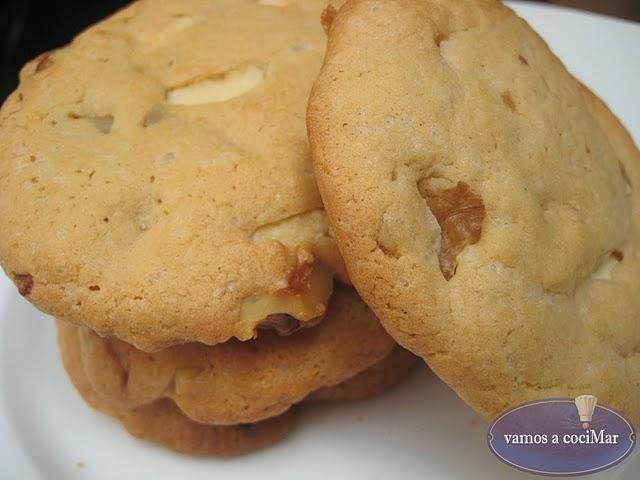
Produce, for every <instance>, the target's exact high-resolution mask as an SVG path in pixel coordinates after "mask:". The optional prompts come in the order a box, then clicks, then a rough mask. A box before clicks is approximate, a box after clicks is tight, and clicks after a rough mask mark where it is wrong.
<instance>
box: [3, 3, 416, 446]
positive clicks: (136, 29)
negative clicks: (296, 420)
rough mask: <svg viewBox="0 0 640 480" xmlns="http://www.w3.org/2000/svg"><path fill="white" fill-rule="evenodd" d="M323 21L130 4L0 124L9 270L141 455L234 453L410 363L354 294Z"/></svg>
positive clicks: (49, 69) (270, 8) (22, 91)
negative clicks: (334, 204) (309, 407)
mask: <svg viewBox="0 0 640 480" xmlns="http://www.w3.org/2000/svg"><path fill="white" fill-rule="evenodd" d="M324 6H325V4H324V2H323V1H321V0H317V1H309V0H301V1H300V2H297V3H292V4H291V5H289V6H287V7H286V8H285V7H284V6H283V5H280V3H274V2H266V1H264V2H262V1H259V2H256V1H254V0H216V1H214V2H211V1H208V0H207V1H189V2H185V1H177V0H176V1H154V0H149V1H143V2H137V3H135V4H133V5H131V6H130V7H129V8H127V9H125V10H123V11H121V12H119V13H117V14H116V15H114V16H113V17H111V18H109V19H107V20H106V21H104V22H102V23H100V24H98V25H96V26H94V27H93V28H91V29H89V30H88V31H87V32H85V33H83V34H82V35H80V36H79V37H78V38H76V39H75V40H74V42H73V43H72V44H71V45H69V46H67V47H65V48H63V49H60V50H57V51H54V52H51V53H47V54H44V55H42V56H40V57H39V58H37V59H36V60H34V61H33V62H31V63H29V64H28V65H26V66H25V67H24V69H23V70H22V72H21V83H20V87H19V88H18V90H17V91H16V92H14V93H13V94H12V95H11V97H10V98H9V99H8V100H7V102H6V104H5V105H4V106H3V108H2V112H1V117H0V122H1V124H2V131H3V138H2V144H1V146H0V148H1V151H0V155H1V164H0V165H1V166H0V169H1V172H0V178H1V180H0V182H1V183H2V190H3V192H4V193H3V195H2V197H1V199H0V218H1V221H2V225H3V226H2V232H3V233H2V235H1V236H0V237H1V239H0V251H1V253H0V257H1V260H2V265H3V266H4V268H5V270H6V272H7V273H8V274H9V275H10V276H11V277H12V278H13V280H14V281H15V282H16V284H17V286H18V288H19V290H20V293H22V294H23V295H24V296H25V297H26V298H28V299H29V300H30V301H31V302H33V303H34V304H35V305H37V306H38V307H39V308H41V309H42V310H44V311H45V312H48V313H50V314H52V315H53V316H55V317H56V318H57V319H58V321H57V325H58V332H59V344H60V348H61V352H62V357H63V362H64V366H65V368H66V370H67V371H68V373H69V375H70V377H71V380H72V381H73V383H74V384H75V386H76V387H77V389H78V390H79V391H80V393H81V394H82V395H83V397H84V398H85V400H86V401H87V402H88V403H89V404H91V405H92V406H93V407H95V408H96V409H98V410H101V411H103V412H106V413H108V414H110V415H113V416H115V417H116V418H118V419H119V420H120V421H121V422H122V423H123V424H124V426H125V427H126V428H127V429H128V430H129V431H130V432H131V433H132V434H134V435H137V436H139V437H142V438H145V439H149V440H152V441H155V442H158V443H161V444H163V445H166V446H168V447H170V448H173V449H175V450H178V451H182V452H187V453H196V454H209V455H235V454H239V453H242V452H245V451H247V450H250V449H253V448H257V447H261V446H264V445H267V444H269V443H272V442H274V441H275V440H277V439H279V438H281V437H282V436H283V435H284V434H285V433H286V432H287V431H288V430H289V429H290V428H291V425H292V421H293V418H292V413H291V411H290V409H291V407H292V406H293V405H296V404H298V403H300V402H308V401H312V400H313V401H318V400H334V399H335V400H341V399H360V398H364V397H366V396H369V395H373V394H377V393H380V392H382V391H383V390H385V389H386V388H388V387H390V386H392V385H393V384H395V383H396V382H398V381H399V380H400V379H401V378H402V377H403V375H404V374H405V373H406V372H407V371H408V369H409V367H410V366H411V364H412V363H413V359H414V357H413V356H412V355H411V354H409V353H408V352H406V351H405V350H402V349H401V348H399V347H397V346H396V344H395V342H394V341H393V340H392V338H391V337H390V336H389V335H388V334H387V333H386V332H385V331H384V330H383V328H382V326H381V325H380V323H379V321H378V320H377V319H376V317H375V316H374V315H373V313H372V312H371V311H370V310H369V308H368V307H367V306H366V305H365V304H364V303H363V302H362V300H360V298H359V297H358V296H357V294H356V293H355V291H354V290H353V288H352V287H350V286H349V283H350V282H349V279H348V276H347V274H346V270H345V267H344V265H343V262H342V259H341V257H340V254H339V252H338V249H337V246H336V244H335V241H334V239H333V237H332V234H331V232H330V230H329V226H328V223H327V217H326V214H325V212H324V210H323V207H322V203H321V200H320V196H319V193H318V191H317V188H316V185H315V181H314V175H313V170H312V166H311V161H310V153H309V148H308V145H307V141H306V128H305V122H304V115H305V110H306V104H307V98H308V94H309V91H310V89H311V85H312V83H313V80H314V79H315V77H316V75H317V73H318V71H319V69H320V64H321V61H322V56H323V54H324V48H325V34H324V32H323V30H322V27H321V25H320V22H319V17H320V14H321V12H322V10H323V8H324Z"/></svg>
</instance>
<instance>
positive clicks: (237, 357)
mask: <svg viewBox="0 0 640 480" xmlns="http://www.w3.org/2000/svg"><path fill="white" fill-rule="evenodd" d="M59 324H60V325H59V328H65V329H66V330H71V331H73V332H74V334H75V335H76V336H77V342H78V345H79V348H80V351H81V360H82V364H83V366H84V371H85V374H86V376H87V378H88V381H89V382H90V383H91V385H92V388H93V390H95V391H96V392H97V393H98V394H100V395H102V396H103V397H105V398H108V399H109V400H110V401H112V402H113V403H115V404H119V405H122V406H124V407H128V408H131V407H134V406H140V405H144V404H148V403H150V402H152V401H154V400H156V399H159V398H170V399H172V400H173V401H174V402H175V403H176V404H177V405H178V407H179V408H180V410H181V411H182V412H183V413H184V414H185V415H186V416H188V417H190V418H191V419H193V420H195V421H198V422H201V423H215V424H218V425H221V424H225V425H228V424H236V423H248V422H256V421H259V420H262V419H265V418H270V417H273V416H275V415H278V414H280V413H282V412H284V411H286V410H287V409H289V407H291V405H293V404H295V403H298V402H300V401H301V400H302V399H303V398H305V397H306V396H307V395H309V394H310V393H311V392H314V391H316V390H318V389H320V388H322V387H328V386H332V385H336V384H338V383H340V382H343V381H344V380H347V379H350V378H351V377H353V376H355V375H357V374H358V373H360V372H362V371H364V370H366V369H367V368H369V367H371V366H374V365H375V364H377V363H379V362H381V361H382V360H384V359H385V358H386V357H387V356H388V355H389V354H390V353H391V352H392V351H393V350H394V348H396V343H395V342H394V341H393V339H392V338H391V337H390V336H389V335H388V334H387V333H386V332H385V331H384V329H383V328H382V326H381V325H380V322H379V321H378V319H377V318H376V317H375V316H374V315H373V313H372V312H371V310H370V309H369V308H367V306H366V305H365V304H364V302H362V300H360V299H359V297H358V296H357V294H356V293H355V292H354V291H353V289H348V288H346V287H342V288H340V289H337V290H336V292H335V293H334V295H333V296H332V298H331V303H330V305H329V308H328V312H327V315H326V317H325V319H324V321H323V322H322V323H320V324H319V325H317V326H316V327H314V328H310V329H306V330H303V331H300V332H297V333H295V334H294V335H291V336H288V337H281V336H279V335H277V334H276V333H275V332H264V333H263V334H261V335H259V336H258V338H257V339H256V340H253V341H248V342H240V341H229V342H225V343H222V344H218V345H215V346H206V345H204V344H201V343H189V344H185V345H180V346H174V347H170V348H167V349H165V350H161V351H159V352H156V353H145V352H143V351H141V350H138V349H136V348H135V347H132V346H131V345H129V344H126V343H124V342H122V341H121V340H118V339H105V338H101V337H99V336H98V335H97V334H96V333H94V332H93V331H91V330H89V329H87V328H84V327H76V326H74V325H72V324H68V323H67V324H64V326H63V325H62V322H59ZM391 370H393V371H397V372H398V374H399V375H400V374H401V371H402V370H405V369H404V368H401V365H400V364H397V362H396V363H393V364H391V365H390V366H389V371H391ZM374 376H376V377H380V380H383V381H389V382H391V383H394V382H395V380H394V379H393V378H392V377H393V376H392V375H391V374H389V375H387V374H384V375H374ZM372 388H374V386H373V385H372Z"/></svg>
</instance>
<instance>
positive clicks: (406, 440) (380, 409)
mask: <svg viewBox="0 0 640 480" xmlns="http://www.w3.org/2000/svg"><path fill="white" fill-rule="evenodd" d="M515 7H516V9H517V10H518V11H519V12H520V14H521V15H523V16H524V17H525V18H526V19H528V20H529V21H530V23H531V24H532V25H533V27H534V28H536V29H537V30H538V31H539V32H540V33H541V34H542V36H543V37H544V38H546V39H547V40H548V42H549V43H550V44H551V47H552V48H553V49H554V51H555V52H556V53H557V54H558V55H559V56H560V57H561V58H562V59H563V60H564V61H565V63H566V64H567V66H568V67H569V69H570V70H571V71H572V72H574V73H575V74H576V75H577V76H578V77H579V78H580V79H582V80H583V81H584V82H585V83H587V84H588V85H589V86H590V87H591V88H592V89H593V90H594V91H596V92H597V93H598V94H600V95H601V96H602V97H603V98H604V99H605V100H606V101H607V102H608V103H609V105H610V106H611V108H612V109H613V111H614V112H616V113H617V114H618V115H619V116H620V118H621V119H622V121H623V122H624V123H625V125H626V126H627V127H628V128H629V129H630V130H631V132H632V134H633V135H634V137H635V138H636V140H637V139H640V115H639V114H638V111H639V109H640V89H639V88H638V85H639V83H638V79H639V78H640V25H638V24H633V23H629V22H624V21H619V20H614V19H610V18H606V17H601V16H596V15H591V14H586V13H579V12H576V11H572V10H567V9H561V8H551V7H546V6H540V5H535V4H526V3H517V4H515ZM54 330H55V329H54V326H53V322H52V320H51V319H50V318H47V317H46V316H44V315H42V314H40V313H39V312H37V311H36V310H35V309H34V308H33V307H31V306H30V305H29V304H28V303H27V302H26V301H25V300H24V299H22V298H21V297H19V296H18V295H17V293H15V289H14V288H13V286H12V285H11V284H10V282H9V281H8V280H7V279H6V278H5V277H4V276H2V275H1V274H0V478H2V479H12V480H13V479H19V480H29V479H37V478H46V479H55V480H57V479H61V480H62V479H65V480H66V479H75V478H77V479H94V480H99V479H118V480H126V479H136V480H138V479H142V478H153V479H157V480H162V479H172V480H173V479H175V478H189V479H193V480H196V479H205V478H206V479H207V480H210V479H212V478H234V479H235V480H242V479H252V480H254V479H256V478H259V479H260V480H267V479H278V480H285V479H294V478H295V479H297V478H323V479H326V478H332V479H335V480H338V479H349V480H353V479H365V478H366V479H372V480H373V479H396V478H402V479H420V480H428V479H466V478H473V479H491V480H493V479H519V478H530V476H529V475H527V474H524V473H520V472H517V471H515V470H513V469H510V468H508V467H506V466H504V465H503V464H501V463H500V462H498V461H497V460H495V459H494V458H493V456H492V455H491V454H490V453H489V451H488V450H487V448H486V446H485V428H486V425H485V423H484V422H483V420H482V419H481V418H480V417H479V416H478V415H476V414H475V413H474V412H473V411H471V410H470V409H469V408H468V407H466V406H465V404H464V403H463V402H462V401H461V400H459V399H458V398H457V397H456V396H455V394H453V393H452V392H451V391H450V390H449V389H448V388H447V387H446V386H445V385H444V384H442V383H441V382H440V381H438V380H437V379H436V378H435V377H434V376H433V375H431V374H429V373H428V371H427V370H426V369H425V368H420V369H419V370H418V371H417V372H416V373H415V374H414V375H413V376H412V377H411V378H410V379H409V381H407V382H405V383H404V384H403V385H401V386H400V387H399V388H397V389H395V390H393V391H391V392H388V393H387V394H385V395H383V396H381V397H378V398H375V399H372V400H369V401H366V402H361V403H351V404H341V405H324V406H318V407H313V408H308V409H306V410H305V412H304V414H303V416H302V418H301V420H300V422H299V424H298V426H297V428H296V429H295V431H294V432H293V434H292V435H290V436H289V437H288V438H287V439H286V440H284V441H283V442H281V443H279V444H277V445H276V446H274V447H272V448H268V449H265V450H262V451H258V452H256V453H253V454H250V455H247V456H244V457H240V458H237V459H233V460H215V459H213V460H212V459H203V458H193V457H188V456H181V455H177V454H174V453H172V452H169V451H167V450H164V449H162V448H160V447H156V446H154V445H151V444H148V443H144V442H142V441H138V440H135V439H133V438H132V437H130V436H129V435H128V434H127V433H125V432H124V430H123V429H122V428H121V427H120V425H119V424H118V423H116V422H115V421H113V420H111V419H110V418H107V417H105V416H103V415H101V414H99V413H96V412H94V411H92V410H91V409H90V408H89V407H87V406H86V405H85V404H84V403H83V402H82V400H81V399H80V397H79V396H78V394H77V393H76V392H75V391H74V390H73V388H72V387H71V385H70V384H69V381H68V380H67V378H66V376H65V374H64V372H63V369H62V367H61V365H60V359H59V355H58V352H57V348H56V344H55V331H54ZM589 478H590V479H594V480H595V479H597V478H615V479H619V480H627V479H628V480H631V479H637V478H640V457H639V456H638V455H635V456H634V457H633V458H631V459H627V460H626V461H625V462H623V464H622V465H620V466H618V467H617V468H616V469H614V470H611V471H609V472H605V473H602V474H601V475H599V476H591V477H589Z"/></svg>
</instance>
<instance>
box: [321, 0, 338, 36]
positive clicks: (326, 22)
mask: <svg viewBox="0 0 640 480" xmlns="http://www.w3.org/2000/svg"><path fill="white" fill-rule="evenodd" d="M337 14H338V11H337V10H336V7H334V6H333V5H331V4H329V5H327V6H326V8H325V9H324V10H323V11H322V14H321V15H320V24H321V25H322V28H323V29H324V33H326V34H328V33H329V30H331V24H332V23H333V19H334V18H336V15H337Z"/></svg>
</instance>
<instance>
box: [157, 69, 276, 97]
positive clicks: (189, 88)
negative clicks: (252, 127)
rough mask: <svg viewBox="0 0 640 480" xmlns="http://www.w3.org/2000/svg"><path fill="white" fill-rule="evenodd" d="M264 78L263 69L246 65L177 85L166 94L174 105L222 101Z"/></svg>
mask: <svg viewBox="0 0 640 480" xmlns="http://www.w3.org/2000/svg"><path fill="white" fill-rule="evenodd" d="M263 78H264V71H263V70H262V69H261V68H259V67H256V66H255V65H246V66H245V67H241V68H238V69H235V70H231V71H229V72H225V73H223V74H221V75H217V76H215V77H213V78H205V79H196V80H194V81H191V82H189V83H187V84H186V85H182V86H179V87H177V88H175V89H173V90H171V91H169V94H168V96H167V100H168V101H169V103H172V104H174V105H202V104H205V103H215V102H224V101H226V100H230V99H232V98H235V97H239V96H240V95H243V94H245V93H247V92H248V91H250V90H252V89H253V88H255V87H256V85H258V84H259V83H260V82H261V81H262V79H263Z"/></svg>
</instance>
